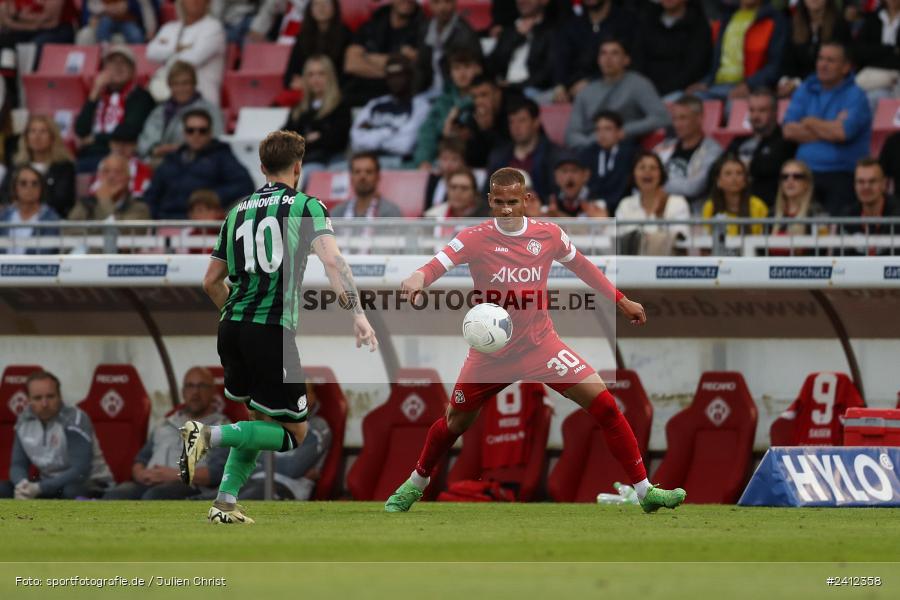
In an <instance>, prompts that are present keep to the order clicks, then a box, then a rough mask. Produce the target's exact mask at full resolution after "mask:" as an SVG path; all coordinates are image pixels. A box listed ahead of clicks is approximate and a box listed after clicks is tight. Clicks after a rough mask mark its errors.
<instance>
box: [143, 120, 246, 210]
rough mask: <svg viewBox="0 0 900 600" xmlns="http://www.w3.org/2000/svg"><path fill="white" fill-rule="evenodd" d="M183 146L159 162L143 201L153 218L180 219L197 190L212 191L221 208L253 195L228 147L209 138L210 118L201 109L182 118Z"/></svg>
mask: <svg viewBox="0 0 900 600" xmlns="http://www.w3.org/2000/svg"><path fill="white" fill-rule="evenodd" d="M181 122H182V123H183V124H184V139H185V142H184V144H182V145H181V147H180V148H179V149H178V150H176V151H175V152H172V153H170V154H167V155H166V157H165V159H163V162H162V164H160V166H159V168H158V169H157V170H156V172H155V173H154V174H153V180H152V181H151V182H150V187H148V188H147V191H146V192H145V193H144V201H145V202H146V203H147V205H148V206H149V207H150V213H151V215H152V216H153V218H154V219H184V218H186V217H187V210H188V198H189V197H190V195H191V192H193V191H194V190H198V189H209V190H213V191H214V192H216V194H218V195H219V198H221V199H222V204H223V206H225V207H228V206H231V205H232V204H233V203H234V202H235V201H236V200H238V199H240V198H242V197H243V196H246V195H248V194H252V193H253V180H252V179H251V178H250V174H249V173H247V169H245V168H244V166H243V165H242V164H241V163H240V162H239V161H238V159H237V158H236V157H235V156H234V154H233V153H232V152H231V148H230V147H229V146H228V144H226V143H224V142H221V141H219V140H217V139H215V137H214V136H213V132H212V124H213V121H212V117H211V116H210V114H209V113H208V112H207V111H205V110H203V109H194V110H189V111H187V112H185V113H184V115H183V116H182V119H181Z"/></svg>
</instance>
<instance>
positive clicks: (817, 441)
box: [769, 371, 866, 446]
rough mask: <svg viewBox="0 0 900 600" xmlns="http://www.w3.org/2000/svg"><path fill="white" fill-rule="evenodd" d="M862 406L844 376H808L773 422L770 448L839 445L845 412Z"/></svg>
mask: <svg viewBox="0 0 900 600" xmlns="http://www.w3.org/2000/svg"><path fill="white" fill-rule="evenodd" d="M865 405H866V403H865V401H864V400H863V399H862V397H861V396H860V395H859V391H858V390H857V389H856V386H855V385H853V381H851V380H850V378H849V377H848V376H847V375H845V374H844V373H832V372H827V371H826V372H821V373H810V374H809V375H808V376H807V377H806V380H805V381H804V382H803V387H801V388H800V393H799V394H798V395H797V399H796V400H794V402H793V403H792V404H791V405H790V406H789V407H788V408H787V410H785V411H784V412H783V413H781V416H780V417H778V418H777V419H775V421H774V422H773V423H772V426H771V428H770V429H769V439H770V440H771V443H772V445H773V446H841V445H843V443H844V424H843V416H844V413H845V412H846V411H847V409H848V408H852V407H857V406H860V407H862V406H865ZM804 424H807V425H808V427H807V426H805V425H804Z"/></svg>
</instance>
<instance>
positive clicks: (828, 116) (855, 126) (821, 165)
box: [784, 42, 872, 215]
mask: <svg viewBox="0 0 900 600" xmlns="http://www.w3.org/2000/svg"><path fill="white" fill-rule="evenodd" d="M871 137H872V112H871V111H870V109H869V102H868V100H867V99H866V93H865V92H864V91H863V90H862V89H860V88H859V87H858V86H857V85H856V83H854V81H853V74H852V73H851V69H850V60H849V56H848V55H847V49H846V47H845V46H844V45H843V44H841V43H840V42H829V43H827V44H823V45H822V47H821V48H820V49H819V57H818V59H817V60H816V74H815V75H813V76H811V77H809V78H808V79H806V81H804V82H803V84H802V85H801V86H800V87H799V88H798V90H797V91H796V92H795V93H794V97H793V98H792V99H791V104H790V106H788V110H787V114H785V116H784V138H785V139H786V140H789V141H792V142H796V143H797V144H799V147H798V149H797V159H798V160H802V161H803V162H805V163H806V164H807V165H809V168H810V169H811V170H812V172H813V174H814V175H815V179H816V193H817V194H818V196H819V203H820V204H822V206H824V207H825V210H826V211H828V213H829V214H832V215H839V214H843V213H844V212H845V211H846V209H847V206H848V205H849V204H852V203H853V194H854V190H853V170H854V168H855V166H856V161H858V160H859V159H860V158H863V157H864V156H866V155H867V154H868V152H869V143H870V140H871Z"/></svg>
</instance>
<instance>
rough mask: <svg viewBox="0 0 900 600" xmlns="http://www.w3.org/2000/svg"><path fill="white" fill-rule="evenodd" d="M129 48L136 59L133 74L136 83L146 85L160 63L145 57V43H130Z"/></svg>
mask: <svg viewBox="0 0 900 600" xmlns="http://www.w3.org/2000/svg"><path fill="white" fill-rule="evenodd" d="M129 48H131V50H132V51H133V52H134V58H135V60H136V61H137V65H136V68H135V75H136V77H137V80H138V83H140V84H141V85H147V82H148V81H150V78H151V77H153V74H154V73H156V71H157V69H159V68H160V66H161V65H160V64H159V63H155V62H153V61H152V60H150V59H149V58H147V44H131V45H129Z"/></svg>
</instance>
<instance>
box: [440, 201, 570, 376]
mask: <svg viewBox="0 0 900 600" xmlns="http://www.w3.org/2000/svg"><path fill="white" fill-rule="evenodd" d="M575 252H576V250H575V246H573V245H572V243H571V242H570V241H569V237H568V236H567V235H566V234H565V232H563V230H562V229H560V228H559V226H558V225H556V224H555V223H548V222H546V221H539V220H536V219H532V218H525V219H524V225H523V227H522V229H521V230H519V231H516V232H511V233H510V232H506V231H504V230H502V229H500V227H499V226H498V225H497V223H496V220H495V219H490V220H487V221H485V222H483V223H481V224H479V225H475V226H473V227H468V228H466V229H464V230H463V231H461V232H460V233H459V234H458V235H457V236H456V237H455V238H453V239H452V240H451V241H450V243H449V244H447V245H446V246H445V247H444V249H443V250H442V251H441V252H439V253H438V254H437V256H436V258H437V260H438V261H440V263H441V264H442V265H443V266H444V268H445V269H447V270H448V271H449V270H450V269H452V268H453V267H455V266H458V265H463V264H468V265H469V272H470V273H471V275H472V280H473V281H474V283H475V291H476V293H478V299H480V301H482V302H493V303H495V304H499V305H500V306H502V307H503V308H505V309H506V311H507V312H509V315H510V317H511V318H512V322H513V334H512V340H510V343H509V345H508V346H507V347H505V348H503V349H502V350H499V351H497V352H495V353H493V354H492V355H491V356H492V357H494V358H500V357H502V356H503V355H504V354H507V353H518V352H520V349H521V348H523V346H524V347H529V348H530V347H534V346H539V345H540V344H541V342H542V341H543V340H544V339H545V338H546V337H547V336H548V335H549V334H553V335H554V336H555V335H556V332H555V330H554V327H553V321H551V320H550V315H549V313H548V310H547V309H548V304H549V298H548V294H547V278H548V277H549V276H550V267H551V265H552V264H553V261H554V260H555V261H558V262H561V263H565V262H568V261H571V260H572V259H573V258H575Z"/></svg>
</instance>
